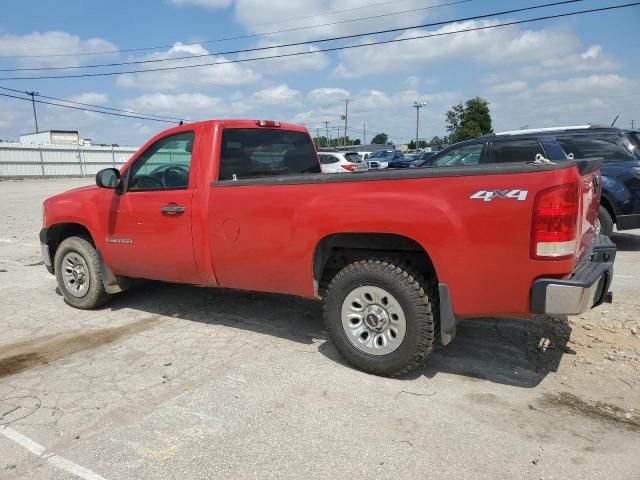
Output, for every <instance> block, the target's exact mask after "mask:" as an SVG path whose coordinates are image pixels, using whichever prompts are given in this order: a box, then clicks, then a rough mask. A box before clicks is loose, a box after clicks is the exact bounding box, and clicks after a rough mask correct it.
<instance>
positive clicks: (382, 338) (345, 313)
mask: <svg viewBox="0 0 640 480" xmlns="http://www.w3.org/2000/svg"><path fill="white" fill-rule="evenodd" d="M342 327H343V329H344V332H345V334H346V335H347V338H348V339H349V341H350V342H351V344H352V345H353V346H355V347H356V348H357V349H358V350H360V351H362V352H365V353H368V354H371V355H387V354H389V353H391V352H393V351H395V350H396V349H397V348H398V347H399V346H400V344H402V341H403V340H404V337H405V335H406V331H407V321H406V316H405V314H404V311H403V309H402V307H401V306H400V303H399V302H398V300H397V299H396V298H395V297H394V296H393V295H392V294H391V293H389V292H388V291H387V290H385V289H383V288H380V287H376V286H373V285H363V286H360V287H357V288H355V289H353V290H352V291H351V292H349V293H348V294H347V296H346V297H345V299H344V301H343V302H342Z"/></svg>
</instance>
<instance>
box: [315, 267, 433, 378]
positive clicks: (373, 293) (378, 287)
mask: <svg viewBox="0 0 640 480" xmlns="http://www.w3.org/2000/svg"><path fill="white" fill-rule="evenodd" d="M324 319H325V323H326V325H327V329H328V330H329V334H330V335H331V339H332V340H333V342H334V344H335V346H336V348H337V350H338V351H339V352H340V354H341V355H342V356H343V357H344V358H345V359H346V360H347V361H348V362H349V363H350V364H351V365H353V366H354V367H356V368H358V369H360V370H363V371H365V372H368V373H373V374H375V375H383V376H397V375H402V374H404V373H407V372H410V371H411V370H413V369H415V368H417V367H419V366H420V365H422V364H423V363H424V361H425V359H426V357H427V355H428V354H429V353H430V352H431V351H432V350H433V343H434V330H435V320H434V316H433V312H432V309H431V302H430V300H429V297H428V296H427V293H426V292H425V287H424V282H423V281H422V280H421V279H420V278H418V277H417V275H415V274H412V273H410V272H409V271H407V270H406V269H405V268H403V267H401V266H398V265H396V264H394V263H392V262H389V261H385V260H364V261H359V262H355V263H352V264H351V265H348V266H346V267H345V268H344V269H342V270H341V271H340V272H339V273H338V274H337V275H336V276H335V277H334V278H333V280H332V281H331V283H330V285H329V288H328V289H327V293H326V295H325V298H324Z"/></svg>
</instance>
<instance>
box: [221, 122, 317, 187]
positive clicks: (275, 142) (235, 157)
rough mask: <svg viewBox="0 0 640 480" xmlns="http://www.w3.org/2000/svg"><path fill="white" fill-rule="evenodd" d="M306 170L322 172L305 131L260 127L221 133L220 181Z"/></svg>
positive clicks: (226, 130)
mask: <svg viewBox="0 0 640 480" xmlns="http://www.w3.org/2000/svg"><path fill="white" fill-rule="evenodd" d="M305 173H320V165H319V163H318V157H317V155H316V151H315V149H314V147H313V143H311V138H309V135H307V134H306V133H304V132H292V131H288V130H276V129H258V128H229V129H225V130H224V131H223V132H222V150H221V153H220V174H219V177H218V178H219V179H220V180H235V179H238V180H241V179H246V178H259V177H269V176H283V175H300V174H305Z"/></svg>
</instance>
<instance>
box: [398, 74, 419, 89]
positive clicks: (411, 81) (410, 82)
mask: <svg viewBox="0 0 640 480" xmlns="http://www.w3.org/2000/svg"><path fill="white" fill-rule="evenodd" d="M420 83H421V80H420V77H418V76H417V75H409V76H408V77H407V78H405V79H404V80H402V81H401V82H400V86H401V87H403V88H408V89H410V90H415V89H416V88H418V86H419V85H420Z"/></svg>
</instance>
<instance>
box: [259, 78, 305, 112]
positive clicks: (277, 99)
mask: <svg viewBox="0 0 640 480" xmlns="http://www.w3.org/2000/svg"><path fill="white" fill-rule="evenodd" d="M252 97H253V100H254V101H255V102H257V103H258V104H260V105H280V106H281V107H283V108H290V107H291V106H293V105H295V104H297V103H298V99H299V97H300V92H299V91H298V90H293V89H291V88H289V86H288V85H287V84H285V83H283V84H281V85H276V86H275V87H270V88H265V89H262V90H258V91H257V92H254V93H253V95H252Z"/></svg>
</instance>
